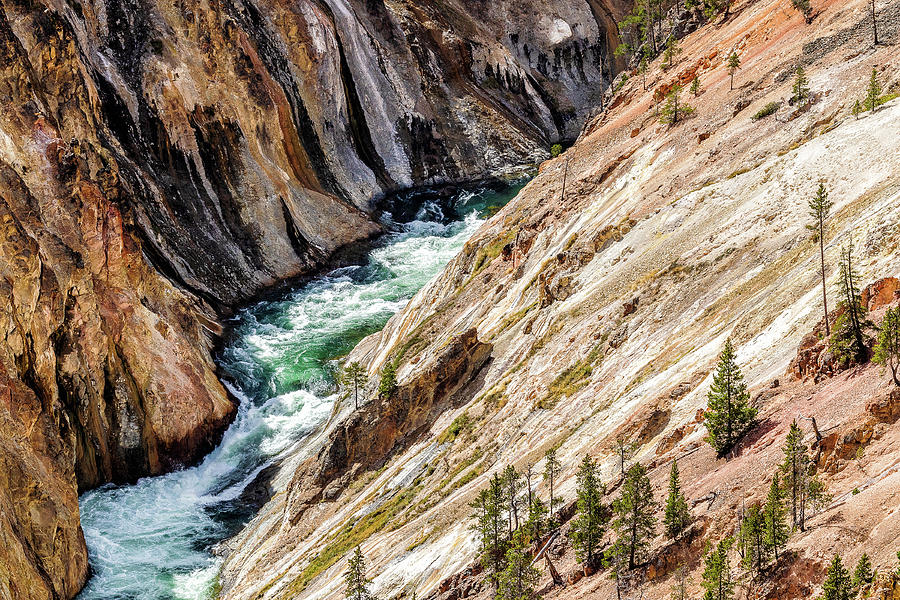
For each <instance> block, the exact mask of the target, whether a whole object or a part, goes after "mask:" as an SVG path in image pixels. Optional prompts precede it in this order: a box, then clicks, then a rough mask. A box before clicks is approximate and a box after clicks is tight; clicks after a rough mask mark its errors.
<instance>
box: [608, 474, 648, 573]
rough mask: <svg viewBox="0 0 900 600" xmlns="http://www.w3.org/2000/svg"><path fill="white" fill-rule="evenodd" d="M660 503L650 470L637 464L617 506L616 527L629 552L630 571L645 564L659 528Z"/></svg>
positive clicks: (615, 505) (626, 475)
mask: <svg viewBox="0 0 900 600" xmlns="http://www.w3.org/2000/svg"><path fill="white" fill-rule="evenodd" d="M655 511H656V502H654V501H653V488H652V487H651V486H650V478H649V477H647V469H645V468H644V466H643V465H641V464H640V463H636V464H634V465H632V466H631V468H630V469H628V472H627V473H626V474H625V481H624V482H623V483H622V491H621V493H620V495H619V497H618V498H617V499H616V500H615V502H613V512H614V513H615V515H616V518H615V520H614V521H613V527H614V528H615V530H616V533H617V534H618V543H621V544H622V545H623V546H624V547H625V548H626V550H627V552H628V568H629V569H633V568H635V566H637V564H638V561H640V560H643V557H644V552H645V551H646V549H647V547H648V546H649V545H650V540H652V539H653V531H654V528H655V527H656V515H655V514H654V513H655Z"/></svg>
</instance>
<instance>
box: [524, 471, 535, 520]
mask: <svg viewBox="0 0 900 600" xmlns="http://www.w3.org/2000/svg"><path fill="white" fill-rule="evenodd" d="M522 476H523V477H524V478H525V490H526V493H527V503H528V504H526V506H527V507H528V511H529V512H531V503H532V502H533V501H534V498H533V497H532V487H531V479H532V478H533V477H534V463H533V462H528V463H525V470H524V471H522Z"/></svg>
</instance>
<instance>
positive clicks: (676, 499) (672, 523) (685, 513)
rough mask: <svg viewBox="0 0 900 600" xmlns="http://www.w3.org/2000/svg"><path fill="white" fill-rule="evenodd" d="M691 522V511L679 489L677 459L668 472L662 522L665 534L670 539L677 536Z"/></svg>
mask: <svg viewBox="0 0 900 600" xmlns="http://www.w3.org/2000/svg"><path fill="white" fill-rule="evenodd" d="M690 522H691V513H690V511H689V510H688V505H687V500H686V499H685V497H684V493H683V492H682V491H681V482H680V481H679V475H678V461H677V460H673V461H672V470H671V471H670V473H669V496H668V497H667V498H666V514H665V518H664V520H663V524H664V525H665V527H666V535H667V536H669V537H670V538H671V539H673V540H674V539H675V538H677V537H678V536H679V535H681V532H682V531H684V530H685V529H687V526H688V525H689V524H690Z"/></svg>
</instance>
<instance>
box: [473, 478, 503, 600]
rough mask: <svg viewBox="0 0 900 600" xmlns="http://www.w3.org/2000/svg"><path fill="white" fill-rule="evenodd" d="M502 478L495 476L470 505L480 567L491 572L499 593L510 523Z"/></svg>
mask: <svg viewBox="0 0 900 600" xmlns="http://www.w3.org/2000/svg"><path fill="white" fill-rule="evenodd" d="M503 497H504V486H503V478H502V477H500V476H499V475H494V476H493V477H492V478H491V482H490V485H489V486H488V487H487V488H486V489H483V490H481V492H480V493H479V494H478V496H477V497H476V498H475V500H474V501H473V502H472V504H470V505H469V506H470V507H471V508H472V509H473V513H472V518H473V519H474V520H475V524H474V525H473V526H472V529H474V530H475V532H476V534H477V535H478V539H479V555H480V558H481V564H482V566H483V567H484V568H485V570H486V571H487V572H488V578H489V579H490V581H491V583H492V584H493V585H494V590H497V589H498V587H499V585H500V575H501V573H502V572H503V570H504V569H505V568H506V549H507V545H506V542H507V540H506V536H507V527H508V525H507V522H506V516H505V513H506V511H505V510H504V502H503Z"/></svg>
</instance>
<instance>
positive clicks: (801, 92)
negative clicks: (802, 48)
mask: <svg viewBox="0 0 900 600" xmlns="http://www.w3.org/2000/svg"><path fill="white" fill-rule="evenodd" d="M808 99H809V78H808V77H807V76H806V71H805V70H804V69H803V65H801V64H798V65H797V72H796V74H795V75H794V85H793V86H792V87H791V102H793V103H795V104H797V106H800V104H801V103H802V102H804V101H805V100H808Z"/></svg>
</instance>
